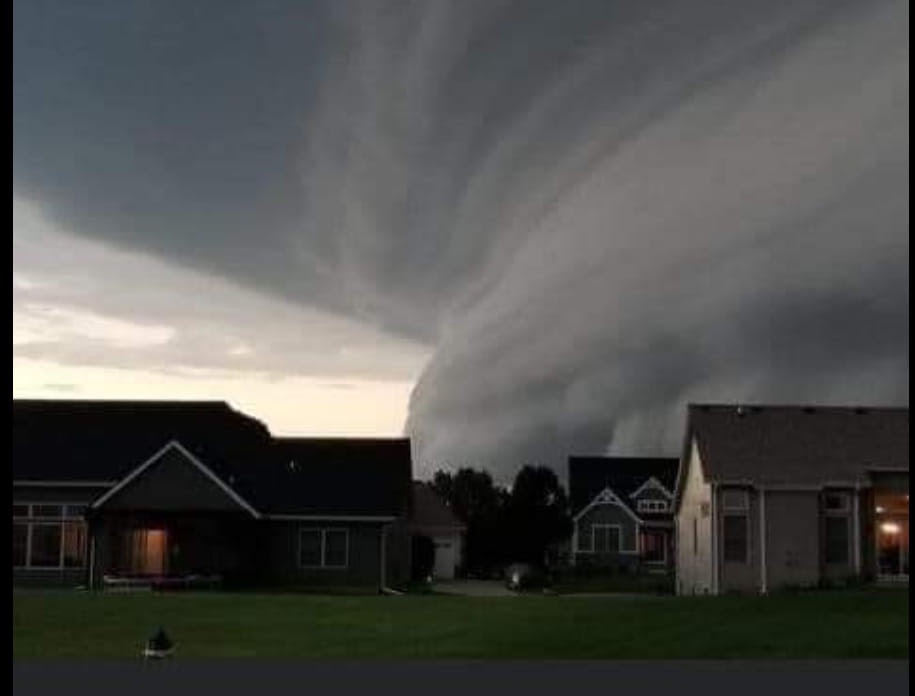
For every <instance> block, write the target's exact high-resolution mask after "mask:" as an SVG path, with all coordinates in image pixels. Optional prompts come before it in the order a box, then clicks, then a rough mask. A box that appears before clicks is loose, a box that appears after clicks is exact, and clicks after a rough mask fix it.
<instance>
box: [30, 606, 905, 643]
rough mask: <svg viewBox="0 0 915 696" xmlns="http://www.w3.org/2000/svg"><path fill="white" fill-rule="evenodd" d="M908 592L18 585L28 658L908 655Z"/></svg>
mask: <svg viewBox="0 0 915 696" xmlns="http://www.w3.org/2000/svg"><path fill="white" fill-rule="evenodd" d="M908 615H909V595H908V589H904V590H870V591H863V590H862V591H826V592H811V593H799V594H786V595H782V596H771V597H730V596H728V597H695V598H686V597H661V596H645V597H636V598H593V597H571V596H567V597H563V596H558V597H557V596H519V597H504V598H501V597H499V598H496V597H494V598H477V597H446V596H435V595H427V596H410V595H405V596H400V597H396V596H395V597H391V596H385V597H382V596H366V597H355V596H333V597H332V596H315V595H294V594H277V595H269V594H222V593H187V594H184V593H174V594H165V593H163V594H159V593H155V594H152V593H137V594H107V595H106V594H91V593H65V592H59V593H58V592H41V593H38V592H34V593H26V592H21V593H19V592H14V593H13V656H14V658H136V657H138V656H139V652H140V649H141V647H142V644H143V642H144V640H145V639H146V638H147V637H148V636H149V635H150V634H151V633H152V631H153V630H154V629H155V628H156V627H157V626H159V625H162V626H164V627H165V628H166V630H167V631H168V632H169V634H170V635H171V636H172V637H173V638H174V640H175V642H176V643H177V645H178V650H177V659H181V658H182V657H253V656H258V657H353V658H357V657H358V658H375V657H378V658H433V657H434V658H535V659H536V658H541V659H542V658H590V659H595V658H907V657H908V646H909V619H908Z"/></svg>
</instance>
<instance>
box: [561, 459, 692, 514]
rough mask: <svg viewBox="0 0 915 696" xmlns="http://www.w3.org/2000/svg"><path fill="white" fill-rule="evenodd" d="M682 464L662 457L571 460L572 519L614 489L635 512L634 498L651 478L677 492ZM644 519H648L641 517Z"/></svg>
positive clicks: (570, 493) (570, 492)
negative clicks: (600, 496) (604, 492)
mask: <svg viewBox="0 0 915 696" xmlns="http://www.w3.org/2000/svg"><path fill="white" fill-rule="evenodd" d="M678 466H679V462H678V460H677V459H672V458H658V457H569V498H570V502H571V504H572V515H576V514H577V513H578V512H579V511H581V509H582V508H584V507H585V506H586V505H588V504H589V503H590V502H591V501H593V500H594V498H595V497H597V495H598V494H599V493H600V492H601V491H603V490H604V489H605V488H610V490H612V491H613V492H614V493H615V494H616V495H617V496H619V497H621V498H622V500H623V502H625V503H626V504H627V505H629V506H630V507H631V508H633V509H634V506H633V505H632V504H631V503H632V501H631V499H630V496H631V495H632V494H633V493H635V492H636V491H637V490H638V489H639V488H640V487H641V486H642V485H643V484H644V483H645V482H646V481H648V480H650V479H651V478H655V479H657V480H658V482H659V483H661V485H663V486H664V487H665V488H666V489H667V490H668V491H669V492H671V493H672V492H673V489H674V484H675V482H676V478H677V468H678ZM639 516H640V517H644V516H645V515H639Z"/></svg>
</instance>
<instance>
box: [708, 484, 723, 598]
mask: <svg viewBox="0 0 915 696" xmlns="http://www.w3.org/2000/svg"><path fill="white" fill-rule="evenodd" d="M710 502H711V507H712V509H711V517H712V519H711V520H710V525H711V530H712V594H713V595H717V594H718V587H719V579H718V575H719V569H718V565H719V562H718V561H719V559H718V535H719V534H720V532H721V529H720V525H719V524H718V486H717V485H715V484H714V483H713V484H712V500H711V501H710Z"/></svg>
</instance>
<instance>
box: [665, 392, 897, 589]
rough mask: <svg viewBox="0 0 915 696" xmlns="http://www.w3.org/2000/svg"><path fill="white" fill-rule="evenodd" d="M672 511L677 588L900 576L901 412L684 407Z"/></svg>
mask: <svg viewBox="0 0 915 696" xmlns="http://www.w3.org/2000/svg"><path fill="white" fill-rule="evenodd" d="M674 510H675V520H676V529H677V563H676V576H677V578H676V588H677V592H678V593H680V594H705V593H708V594H721V593H724V592H733V591H737V592H761V593H765V592H769V591H771V590H774V589H777V588H786V587H801V586H816V585H821V584H829V583H834V582H848V581H871V580H887V581H900V580H901V581H904V582H908V574H909V410H908V409H907V408H837V407H803V406H737V405H691V406H689V408H688V418H687V427H686V434H685V438H684V447H683V455H682V465H681V467H680V474H679V477H678V480H677V485H676V490H675V496H674Z"/></svg>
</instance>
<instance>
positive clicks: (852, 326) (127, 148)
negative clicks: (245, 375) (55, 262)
mask: <svg viewBox="0 0 915 696" xmlns="http://www.w3.org/2000/svg"><path fill="white" fill-rule="evenodd" d="M14 22H15V26H14V51H15V55H16V61H15V65H14V126H15V133H14V201H17V200H18V201H22V202H23V203H22V204H23V205H29V206H33V207H35V208H36V209H40V211H41V215H43V216H45V217H46V218H47V219H48V220H50V221H52V223H53V224H54V225H55V226H56V227H57V228H59V229H61V230H64V231H65V232H66V234H69V235H72V236H74V237H80V238H87V239H91V240H93V241H94V242H98V243H101V244H104V245H107V246H110V247H112V248H115V247H116V248H118V249H120V250H122V251H129V252H131V253H138V254H143V255H146V256H148V257H150V258H154V259H156V262H157V263H162V264H167V265H172V266H174V267H180V268H182V269H184V270H187V271H192V272H194V273H199V274H205V275H206V276H213V277H217V278H220V279H223V280H225V282H231V283H232V284H234V285H237V286H240V287H243V288H248V289H250V290H251V291H252V292H256V293H258V296H266V297H271V298H274V300H275V301H276V302H282V303H284V306H286V305H292V306H296V307H301V308H302V311H307V312H317V313H320V315H321V316H329V315H332V316H336V317H340V320H341V321H344V320H345V321H346V322H355V323H358V324H361V325H364V326H366V327H368V328H370V329H371V331H372V332H375V335H379V336H382V335H383V336H391V337H396V338H392V339H390V340H391V343H389V345H401V344H398V343H397V342H398V341H401V342H402V345H403V346H409V350H410V351H411V355H415V356H422V361H423V364H424V366H423V367H422V371H421V375H420V377H419V379H418V381H417V382H416V385H415V388H414V390H413V393H412V398H411V400H410V407H409V413H408V414H407V418H406V422H405V431H406V432H407V433H408V434H409V435H411V436H412V437H413V438H414V443H415V448H416V452H415V454H416V462H417V470H418V473H419V474H421V475H422V474H428V473H429V472H430V471H431V470H433V469H434V468H438V467H454V466H460V465H478V466H479V465H482V466H488V467H490V468H492V469H493V471H495V472H496V474H497V477H500V478H503V479H507V478H508V477H510V476H511V474H512V473H513V472H514V471H515V470H516V469H517V468H518V467H519V466H521V465H523V464H527V463H534V464H548V465H551V466H554V467H557V468H558V469H560V470H561V469H562V468H564V461H565V457H567V456H568V455H569V454H587V453H601V452H605V451H612V452H617V453H620V454H629V455H638V454H659V453H665V454H671V453H676V451H677V448H678V446H679V443H680V438H681V437H682V432H681V430H682V421H683V416H684V412H685V411H684V406H685V404H686V403H687V402H688V401H691V400H715V401H727V402H732V401H774V402H793V401H815V402H856V403H893V404H899V403H906V404H907V403H908V4H907V3H905V2H902V1H901V0H880V1H878V2H847V1H843V0H839V1H838V2H836V1H834V0H832V1H826V0H819V1H813V0H792V1H772V2H765V3H759V2H721V1H711V0H708V1H705V0H699V1H697V0H677V1H673V0H671V1H661V2H651V3H630V2H607V1H606V0H600V1H593V2H592V1H589V0H581V1H579V2H574V3H556V2H552V1H543V2H537V1H534V2H531V1H525V2H508V1H506V2H499V1H494V0H485V1H484V0H479V1H473V0H462V1H460V2H437V1H432V2H407V1H404V2H397V3H393V4H392V3H377V2H370V1H368V0H366V1H364V2H330V1H328V2H318V3H297V2H263V3H241V2H240V3H226V2H219V3H213V4H209V3H194V4H193V5H190V6H189V5H187V3H181V2H175V3H170V2H157V3H151V4H148V3H126V4H125V3H122V2H113V3H105V2H100V3H93V4H92V5H91V6H85V5H82V6H80V7H76V6H74V5H73V3H67V2H34V1H30V2H23V3H17V6H16V12H15V13H14ZM17 234H19V233H18V232H17ZM14 263H15V259H14ZM35 263H37V261H36V262H35ZM61 263H62V264H63V263H65V261H61ZM16 270H17V272H18V274H19V275H18V276H16V275H14V285H15V284H16V283H18V285H17V287H18V288H19V289H20V291H21V292H33V293H35V292H39V289H35V288H34V287H31V286H30V285H29V284H30V283H31V284H32V285H34V284H35V283H36V282H38V281H36V280H35V278H34V277H30V276H29V272H28V270H29V269H27V268H19V267H17V268H16ZM34 275H35V274H34V273H32V276H34ZM84 309H85V310H86V311H89V310H95V311H98V309H97V308H93V307H84ZM242 309H244V308H242ZM249 309H250V310H251V311H254V309H255V308H254V307H253V306H252V307H250V308H249ZM151 314H153V316H148V317H143V316H130V317H125V316H120V319H122V320H124V321H131V322H133V324H134V325H135V326H154V327H160V326H171V325H172V323H170V322H169V321H168V317H167V316H162V315H161V313H159V312H152V311H151ZM166 314H167V313H166ZM283 316H286V315H283V314H278V315H277V317H276V320H277V321H280V320H282V317H283ZM268 318H269V317H268ZM243 319H244V317H240V320H243ZM258 321H260V322H263V321H264V318H263V317H260V318H259V320H258ZM96 324H98V322H96ZM99 326H101V325H100V324H99ZM111 326H113V325H111V324H110V323H109V324H105V330H106V331H109V330H113V329H111ZM368 328H367V329H366V330H368ZM99 330H100V331H101V329H99ZM125 330H126V329H125ZM132 330H133V331H134V333H136V331H138V329H136V328H134V329H132ZM144 330H145V331H147V332H148V331H150V330H151V329H148V328H147V329H144ZM188 330H189V329H188ZM276 331H278V332H279V334H280V335H282V336H283V342H282V345H283V346H286V349H287V350H288V351H295V340H294V338H292V337H288V336H287V335H286V333H284V332H283V330H282V329H276ZM144 335H145V334H144ZM163 337H164V338H163ZM181 337H182V331H181V329H180V326H179V329H178V331H177V333H175V335H174V336H172V335H171V334H168V335H167V336H166V334H161V336H160V334H156V339H157V340H158V339H159V338H163V340H165V339H166V338H167V339H168V340H167V341H166V343H172V344H174V343H175V342H179V341H180V340H181ZM255 339H256V336H251V335H250V334H244V335H242V336H239V337H232V340H231V341H229V339H228V338H227V339H226V341H227V343H226V347H225V351H224V360H225V361H227V362H228V363H231V362H232V361H233V360H234V361H244V360H255V359H258V352H257V347H256V345H255ZM252 346H254V347H253V348H252ZM25 347H28V345H26V346H25ZM73 359H76V358H73ZM79 359H80V360H83V359H87V358H86V357H85V356H83V357H80V358H79ZM99 359H103V358H99ZM391 359H392V360H395V358H393V357H392V358H391ZM415 359H416V360H419V359H420V358H419V357H416V358H415ZM273 360H274V361H275V365H276V366H277V369H280V370H282V369H290V370H291V369H295V368H294V367H290V366H288V362H289V361H288V360H286V361H284V359H283V358H281V357H280V356H279V353H278V352H277V353H275V354H274V358H273ZM310 369H313V370H318V371H319V370H320V369H322V367H321V365H320V361H318V362H317V363H315V364H314V365H312V366H311V368H310ZM378 369H379V370H381V371H382V372H383V371H384V370H385V368H384V367H379V368H378ZM394 371H395V372H396V373H397V374H399V375H402V374H405V373H407V372H409V369H408V368H407V367H404V366H398V367H397V368H396V369H395V370H394ZM338 373H339V370H336V371H335V373H334V374H338Z"/></svg>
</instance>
